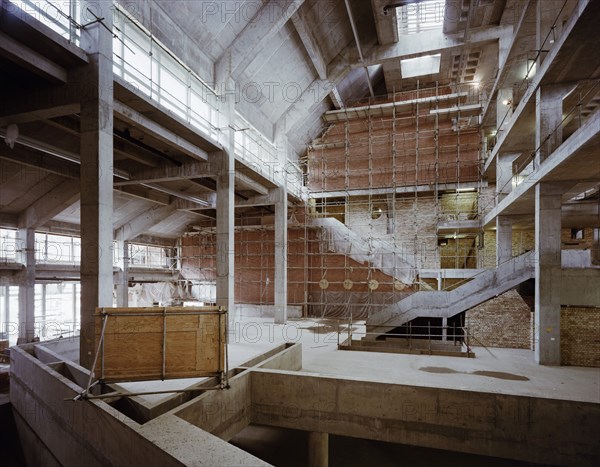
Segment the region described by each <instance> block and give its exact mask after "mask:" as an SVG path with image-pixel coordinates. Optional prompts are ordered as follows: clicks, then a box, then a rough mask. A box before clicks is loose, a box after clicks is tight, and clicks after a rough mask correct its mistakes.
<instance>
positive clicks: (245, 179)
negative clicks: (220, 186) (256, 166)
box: [235, 171, 269, 195]
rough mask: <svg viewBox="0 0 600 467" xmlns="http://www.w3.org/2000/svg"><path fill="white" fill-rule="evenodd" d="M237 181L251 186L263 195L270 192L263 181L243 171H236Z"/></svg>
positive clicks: (248, 186)
mask: <svg viewBox="0 0 600 467" xmlns="http://www.w3.org/2000/svg"><path fill="white" fill-rule="evenodd" d="M235 181H236V182H239V183H241V184H242V185H245V186H246V187H247V188H250V189H252V190H254V191H256V192H257V193H259V194H261V195H267V194H268V193H269V189H268V188H266V187H265V186H264V185H263V184H262V183H260V182H258V181H256V180H254V179H253V178H251V177H249V176H248V175H246V174H244V173H242V172H239V171H236V172H235Z"/></svg>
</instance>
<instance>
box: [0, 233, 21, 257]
mask: <svg viewBox="0 0 600 467" xmlns="http://www.w3.org/2000/svg"><path fill="white" fill-rule="evenodd" d="M16 255H17V231H16V230H9V229H0V260H3V261H16Z"/></svg>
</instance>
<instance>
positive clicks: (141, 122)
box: [114, 101, 208, 161]
mask: <svg viewBox="0 0 600 467" xmlns="http://www.w3.org/2000/svg"><path fill="white" fill-rule="evenodd" d="M114 111H115V114H116V115H118V116H119V119H120V120H123V121H124V122H126V123H129V124H130V125H135V126H137V127H139V128H141V129H142V130H143V131H144V132H146V133H148V134H150V135H152V136H153V137H155V138H156V139H158V140H159V141H162V142H163V143H166V144H168V145H170V146H172V147H174V148H176V149H178V150H180V151H182V152H183V153H185V154H187V155H188V156H191V157H193V158H195V159H199V160H201V161H206V160H207V159H208V155H207V153H206V151H204V150H203V149H200V148H199V147H198V146H196V145H195V144H192V143H190V142H189V141H188V140H186V139H184V138H182V137H181V136H179V135H177V134H176V133H174V132H172V131H171V130H167V129H166V128H164V127H163V126H162V125H160V124H158V123H156V122H155V121H154V120H152V119H150V118H148V117H146V116H145V115H143V114H141V113H140V112H138V111H136V110H134V109H132V108H131V107H129V106H127V105H125V104H123V103H122V102H118V101H115V102H114Z"/></svg>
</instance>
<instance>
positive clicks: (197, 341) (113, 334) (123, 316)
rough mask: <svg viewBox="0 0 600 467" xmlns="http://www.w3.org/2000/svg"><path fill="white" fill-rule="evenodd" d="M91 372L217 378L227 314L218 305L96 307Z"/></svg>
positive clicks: (110, 377)
mask: <svg viewBox="0 0 600 467" xmlns="http://www.w3.org/2000/svg"><path fill="white" fill-rule="evenodd" d="M104 320H106V328H105V331H104V339H103V342H102V345H101V347H100V353H99V356H98V361H97V363H96V367H95V376H96V377H97V378H101V379H103V381H105V382H117V381H140V380H156V379H174V378H194V377H202V376H218V375H219V374H220V373H221V372H223V371H225V345H226V332H227V313H226V312H225V311H223V310H220V309H219V308H217V307H166V308H165V307H148V308H99V309H97V313H96V323H95V331H96V335H95V342H96V346H95V348H98V343H99V342H100V335H101V333H102V327H103V321H104Z"/></svg>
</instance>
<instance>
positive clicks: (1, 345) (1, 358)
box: [0, 340, 10, 363]
mask: <svg viewBox="0 0 600 467" xmlns="http://www.w3.org/2000/svg"><path fill="white" fill-rule="evenodd" d="M6 349H8V341H7V340H0V363H8V362H9V361H10V359H9V357H8V355H7V354H5V352H4V351H5V350H6Z"/></svg>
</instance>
